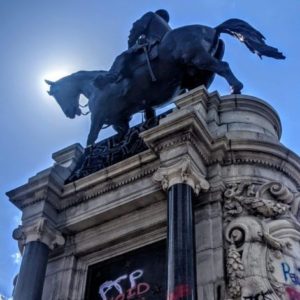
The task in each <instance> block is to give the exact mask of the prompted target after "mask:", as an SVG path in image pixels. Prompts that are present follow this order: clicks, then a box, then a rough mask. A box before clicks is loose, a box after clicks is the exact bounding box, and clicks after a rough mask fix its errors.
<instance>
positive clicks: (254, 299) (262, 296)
mask: <svg viewBox="0 0 300 300" xmlns="http://www.w3.org/2000/svg"><path fill="white" fill-rule="evenodd" d="M272 294H273V291H271V290H269V291H266V292H260V293H258V294H255V295H251V296H247V297H245V296H244V297H243V298H244V299H245V300H272V298H270V297H269V296H270V295H272Z"/></svg>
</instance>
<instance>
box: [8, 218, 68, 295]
mask: <svg viewBox="0 0 300 300" xmlns="http://www.w3.org/2000/svg"><path fill="white" fill-rule="evenodd" d="M13 237H14V238H15V239H16V240H18V242H19V248H20V251H21V253H22V254H23V259H22V263H21V268H20V272H19V275H18V280H17V284H16V287H15V290H14V295H13V298H14V300H40V299H41V298H42V293H43V286H44V279H45V274H46V268H47V262H48V254H49V251H50V250H52V249H54V247H55V246H57V245H63V244H64V238H63V237H62V235H61V234H60V233H59V232H58V231H57V230H55V229H54V228H52V227H51V226H50V225H49V224H48V223H47V220H46V219H44V218H41V219H39V220H38V222H37V223H35V224H33V225H30V226H19V227H18V228H17V229H15V230H14V232H13Z"/></svg>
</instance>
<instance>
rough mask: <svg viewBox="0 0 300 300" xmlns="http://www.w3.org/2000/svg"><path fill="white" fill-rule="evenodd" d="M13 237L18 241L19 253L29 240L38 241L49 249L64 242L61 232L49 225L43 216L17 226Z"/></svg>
mask: <svg viewBox="0 0 300 300" xmlns="http://www.w3.org/2000/svg"><path fill="white" fill-rule="evenodd" d="M13 238H14V239H15V240H17V241H18V243H19V249H20V252H21V253H23V248H24V246H25V245H26V244H28V243H30V242H36V241H39V242H41V243H43V244H45V245H47V246H48V247H49V249H51V250H53V249H54V248H55V247H57V246H62V245H64V243H65V239H64V237H63V236H62V235H61V233H60V232H59V231H58V230H56V229H55V228H53V227H52V226H50V224H49V223H48V222H47V219H45V218H40V219H38V220H37V222H36V223H34V224H31V225H26V226H19V227H18V228H17V229H15V230H14V232H13Z"/></svg>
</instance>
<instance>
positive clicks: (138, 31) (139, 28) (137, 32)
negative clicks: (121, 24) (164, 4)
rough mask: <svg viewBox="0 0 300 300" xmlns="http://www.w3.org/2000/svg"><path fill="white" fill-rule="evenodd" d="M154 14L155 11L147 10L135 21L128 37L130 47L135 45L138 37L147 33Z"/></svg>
mask: <svg viewBox="0 0 300 300" xmlns="http://www.w3.org/2000/svg"><path fill="white" fill-rule="evenodd" d="M153 15H154V13H153V12H147V13H146V14H144V15H143V16H142V17H141V18H140V19H138V20H137V21H136V22H134V23H133V25H132V28H131V30H130V34H129V37H128V48H131V47H132V46H134V44H135V43H136V41H137V39H138V38H139V37H140V36H141V35H142V34H144V33H145V31H146V30H147V28H148V25H149V23H150V21H151V19H152V17H153Z"/></svg>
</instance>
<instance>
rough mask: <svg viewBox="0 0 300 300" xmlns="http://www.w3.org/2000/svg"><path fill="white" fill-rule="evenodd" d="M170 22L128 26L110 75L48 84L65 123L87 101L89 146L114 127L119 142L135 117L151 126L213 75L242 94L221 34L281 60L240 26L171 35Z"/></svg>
mask: <svg viewBox="0 0 300 300" xmlns="http://www.w3.org/2000/svg"><path fill="white" fill-rule="evenodd" d="M168 22H169V14H168V12H167V11H166V10H163V9H160V10H158V11H156V12H148V13H146V14H145V15H143V16H142V17H141V18H140V19H139V20H137V21H136V22H135V23H134V24H133V26H132V29H131V31H130V35H129V38H128V49H127V50H126V51H124V52H123V53H121V54H120V55H119V56H118V57H117V58H116V60H115V61H114V63H113V65H112V67H111V68H110V70H108V71H79V72H77V73H74V74H71V75H69V76H66V77H63V78H61V79H59V80H57V81H55V82H53V81H49V80H46V82H47V83H48V84H49V85H50V90H49V91H48V93H49V95H51V96H53V97H54V98H55V99H56V101H57V102H58V104H59V105H60V107H61V109H62V110H63V112H64V113H65V115H66V116H67V117H69V118H74V117H75V116H76V115H79V116H80V115H82V114H83V113H82V111H81V109H80V103H79V98H80V95H84V96H85V97H86V98H87V99H88V107H89V111H90V113H91V127H90V132H89V135H88V139H87V146H91V145H93V144H94V143H95V141H96V139H97V137H98V134H99V132H100V130H101V129H102V128H103V127H104V126H110V125H112V126H113V128H114V129H115V130H116V131H117V133H118V136H119V138H120V139H122V137H124V135H125V134H126V133H127V131H128V129H129V121H130V119H131V117H132V115H133V114H135V113H137V112H140V111H144V112H145V118H146V121H148V122H150V121H151V119H153V117H154V116H155V108H156V107H159V106H161V105H163V104H166V103H168V102H171V101H172V98H173V97H174V96H176V95H178V94H180V93H182V92H184V91H186V90H190V89H193V88H195V87H197V86H199V85H204V86H205V87H207V88H208V87H209V86H210V84H211V83H212V81H213V79H214V76H215V74H217V75H220V76H222V77H223V78H224V79H225V80H226V81H227V82H228V84H229V85H230V87H231V91H232V93H233V94H239V93H241V90H242V88H243V84H242V83H241V82H240V81H239V80H238V79H237V78H236V77H235V75H234V74H233V73H232V71H231V69H230V67H229V64H228V63H227V62H225V61H222V58H223V54H224V42H223V41H222V40H221V39H220V34H221V33H228V34H230V35H232V36H234V37H236V38H237V39H238V40H239V41H241V42H242V43H244V44H245V45H246V46H247V48H248V49H249V50H250V51H251V52H253V53H255V54H257V55H258V56H259V57H262V56H268V57H272V58H275V59H284V58H285V57H284V55H283V54H282V53H281V52H279V51H278V50H277V49H276V48H273V47H271V46H268V45H267V44H266V43H265V37H264V36H263V35H262V34H261V33H260V32H259V31H257V30H256V29H254V28H253V27H252V26H251V25H249V24H248V23H246V22H245V21H243V20H239V19H229V20H227V21H225V22H224V23H222V24H220V25H218V26H217V27H215V28H211V27H207V26H203V25H189V26H183V27H179V28H176V29H171V27H170V26H169V24H168Z"/></svg>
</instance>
